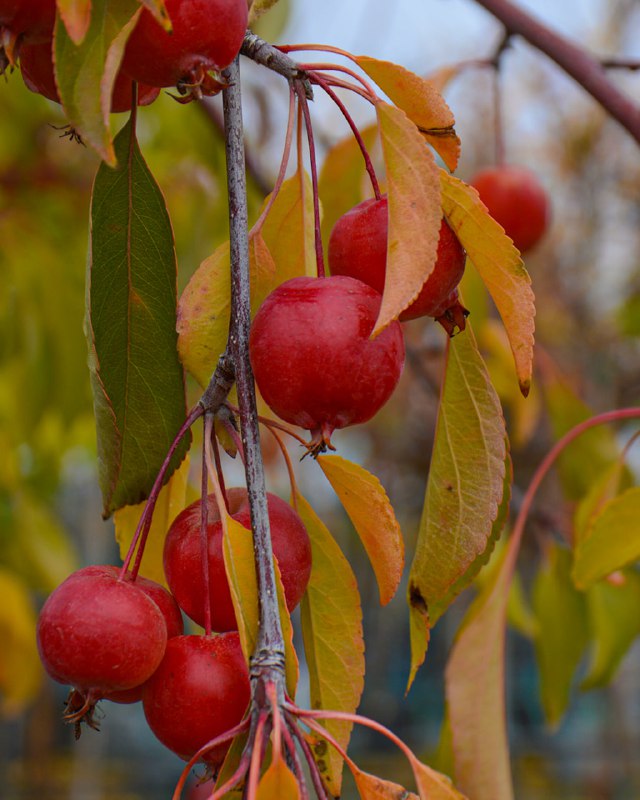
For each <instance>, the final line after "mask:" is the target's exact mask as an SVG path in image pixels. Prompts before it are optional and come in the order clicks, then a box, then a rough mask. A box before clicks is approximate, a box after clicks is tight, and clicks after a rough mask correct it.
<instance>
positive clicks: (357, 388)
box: [249, 196, 467, 453]
mask: <svg viewBox="0 0 640 800" xmlns="http://www.w3.org/2000/svg"><path fill="white" fill-rule="evenodd" d="M387 206H388V204H387V198H386V197H385V196H382V197H378V198H372V199H371V200H365V201H364V202H362V203H359V204H358V205H357V206H355V207H354V208H352V209H351V210H350V211H348V212H347V213H346V214H344V215H343V216H342V217H341V218H340V219H339V220H338V221H337V223H336V225H335V227H334V228H333V231H332V233H331V237H330V239H329V249H328V255H329V268H330V271H331V277H319V278H306V277H301V278H293V279H291V280H288V281H285V282H284V283H282V284H281V285H280V286H278V287H277V288H276V289H275V290H274V291H273V292H272V293H271V294H270V295H269V296H268V297H267V299H266V300H265V301H264V303H263V304H262V305H261V307H260V308H259V309H258V312H257V314H256V316H255V319H254V320H253V324H252V327H251V335H250V341H249V354H250V358H251V366H252V368H253V374H254V377H255V380H256V383H257V385H258V388H259V389H260V393H261V394H262V397H263V398H264V400H265V402H266V403H267V405H268V406H269V407H270V408H271V410H272V411H274V412H275V413H276V414H277V415H278V416H279V417H280V418H281V419H283V420H285V421H286V422H289V423H291V424H293V425H297V426H298V427H301V428H305V429H307V430H309V431H311V434H312V438H311V442H310V443H309V449H310V451H311V452H312V453H317V452H320V451H321V450H323V449H325V448H326V447H332V445H331V434H332V433H333V431H334V430H336V429H338V428H345V427H347V426H349V425H355V424H358V423H361V422H366V421H367V420H369V419H371V417H373V416H374V414H376V413H377V412H378V411H379V409H380V408H382V406H383V405H384V404H385V403H386V402H387V400H388V399H389V397H390V396H391V393H392V392H393V390H394V389H395V386H396V384H397V382H398V380H399V378H400V374H401V372H402V367H403V365H404V354H405V350H404V337H403V333H402V328H401V326H400V323H399V322H398V321H393V322H392V323H391V324H390V325H388V326H387V327H386V328H385V329H384V330H383V331H382V332H381V333H380V334H378V335H377V336H376V337H375V338H371V333H372V331H373V328H374V325H375V322H376V319H377V316H378V311H379V309H380V303H381V300H382V297H381V293H382V291H383V288H384V283H385V273H386V264H387V239H388V207H387ZM464 267H465V252H464V250H463V248H462V246H461V244H460V242H459V241H458V239H457V238H456V236H455V234H454V233H453V231H452V230H451V228H450V227H449V225H448V223H447V222H446V220H445V219H443V221H442V224H441V228H440V237H439V241H438V249H437V256H436V262H435V265H434V268H433V271H432V273H431V274H430V276H429V277H428V278H427V280H426V282H425V283H424V285H423V287H422V289H421V291H420V293H419V295H418V297H417V298H416V299H415V301H414V302H413V303H412V304H411V305H410V306H409V307H408V308H407V309H406V310H405V311H404V312H403V313H402V314H401V315H400V320H402V321H404V320H409V319H415V318H416V317H423V316H430V317H434V318H435V319H437V320H438V321H439V322H440V323H441V324H442V325H443V326H444V327H445V329H446V330H447V332H448V333H449V334H452V333H453V331H454V330H455V328H456V327H458V328H459V329H460V330H462V329H463V328H464V326H465V317H466V313H467V312H466V310H465V309H464V308H463V306H462V305H461V304H460V302H459V300H458V290H457V288H456V287H457V286H458V283H459V282H460V279H461V278H462V274H463V272H464Z"/></svg>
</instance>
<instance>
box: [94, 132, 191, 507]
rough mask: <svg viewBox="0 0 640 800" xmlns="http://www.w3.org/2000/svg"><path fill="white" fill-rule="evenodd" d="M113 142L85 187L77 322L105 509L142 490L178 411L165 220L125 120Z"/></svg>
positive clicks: (181, 412)
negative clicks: (87, 208)
mask: <svg viewBox="0 0 640 800" xmlns="http://www.w3.org/2000/svg"><path fill="white" fill-rule="evenodd" d="M115 148H116V154H117V156H118V162H119V165H118V167H117V168H116V169H111V168H110V167H108V166H107V165H106V164H104V163H102V164H101V165H100V168H99V169H98V174H97V176H96V180H95V184H94V187H93V195H92V200H91V250H90V255H89V274H88V276H87V286H88V289H87V313H86V322H85V329H86V333H87V339H88V344H89V367H90V374H91V385H92V389H93V399H94V410H95V415H96V424H97V432H98V457H99V477H100V488H101V489H102V495H103V498H104V514H105V516H108V515H109V514H110V513H112V512H113V511H115V510H116V509H118V508H121V507H122V506H124V505H133V504H136V503H139V502H140V501H141V500H143V499H144V498H145V497H147V496H148V493H149V491H150V490H151V487H152V485H153V483H154V481H155V478H156V475H157V474H158V472H159V470H160V467H161V466H162V464H163V462H164V460H165V457H166V454H167V452H168V450H169V447H170V446H171V444H172V442H173V440H174V437H175V436H176V434H177V433H178V431H179V430H180V428H181V426H182V425H183V423H184V419H185V415H186V410H185V385H184V371H183V369H182V365H181V364H180V361H179V359H178V352H177V334H176V292H177V288H176V272H177V268H176V255H175V249H174V244H173V232H172V230H171V221H170V220H169V216H168V214H167V209H166V206H165V204H164V198H163V196H162V193H161V192H160V189H159V187H158V185H157V184H156V182H155V181H154V179H153V176H152V175H151V173H150V172H149V168H148V167H147V165H146V163H145V161H144V159H143V157H142V154H141V152H140V149H139V147H138V144H137V142H136V140H135V136H134V135H133V131H132V128H131V123H130V122H129V123H127V124H126V125H125V126H124V128H123V129H122V130H121V131H120V133H119V134H118V136H117V137H116V140H115ZM189 442H190V436H189V435H187V436H185V437H184V439H183V441H182V443H181V444H180V445H179V447H178V450H177V451H176V454H175V457H174V458H173V459H172V462H171V465H170V468H169V471H168V473H167V479H168V477H169V475H170V474H171V472H172V471H173V470H174V469H175V468H176V467H177V466H178V465H179V464H180V462H181V460H182V458H183V457H184V455H185V453H186V451H187V449H188V446H189Z"/></svg>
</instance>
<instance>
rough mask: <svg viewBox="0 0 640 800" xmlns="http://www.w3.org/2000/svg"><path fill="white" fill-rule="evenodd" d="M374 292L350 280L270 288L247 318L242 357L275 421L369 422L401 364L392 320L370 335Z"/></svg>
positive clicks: (331, 425)
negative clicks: (246, 339) (248, 363)
mask: <svg viewBox="0 0 640 800" xmlns="http://www.w3.org/2000/svg"><path fill="white" fill-rule="evenodd" d="M380 302H381V297H380V295H379V294H378V292H376V291H375V290H374V289H372V288H371V287H370V286H367V285H365V284H364V283H362V282H361V281H358V280H356V279H355V278H349V277H346V276H343V275H335V276H332V277H330V278H293V279H291V280H288V281H286V282H285V283H283V284H281V285H280V286H278V287H277V288H276V289H275V291H273V292H272V293H271V294H270V295H269V296H268V297H267V299H266V300H265V301H264V303H263V304H262V306H261V307H260V308H259V309H258V313H257V314H256V316H255V319H254V320H253V325H252V327H251V335H250V340H249V354H250V358H251V366H252V367H253V373H254V376H255V379H256V383H257V384H258V388H259V389H260V393H261V394H262V397H263V398H264V400H265V401H266V403H267V404H268V405H269V407H270V408H271V409H272V410H273V411H274V412H275V413H276V414H277V415H278V416H279V417H281V418H282V419H283V420H285V421H286V422H290V423H292V424H294V425H298V426H299V427H301V428H306V429H308V430H310V431H312V433H313V440H312V442H313V443H314V449H315V450H318V449H322V447H323V446H324V445H329V443H330V437H331V433H332V432H333V431H334V430H335V429H336V428H345V427H347V426H348V425H356V424H358V423H360V422H366V421H367V420H368V419H371V417H373V415H374V414H376V412H377V411H379V410H380V408H382V406H383V405H384V404H385V403H386V402H387V400H388V399H389V397H390V396H391V394H392V392H393V390H394V389H395V387H396V384H397V382H398V380H399V378H400V374H401V372H402V367H403V365H404V339H403V336H402V329H401V327H400V325H399V323H398V322H392V323H391V324H390V325H389V326H388V327H387V328H385V330H383V331H382V333H380V334H379V335H378V336H376V337H375V339H371V338H370V336H371V332H372V331H373V327H374V324H375V321H376V319H377V316H378V311H379V309H380Z"/></svg>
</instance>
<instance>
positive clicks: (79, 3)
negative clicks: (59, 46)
mask: <svg viewBox="0 0 640 800" xmlns="http://www.w3.org/2000/svg"><path fill="white" fill-rule="evenodd" d="M57 5H58V13H59V14H60V17H61V19H62V21H63V22H64V25H65V28H66V29H67V33H68V34H69V37H70V38H71V40H72V41H73V43H74V44H75V45H79V44H81V42H82V40H83V39H84V37H85V36H86V34H87V31H88V29H89V23H90V22H91V0H57Z"/></svg>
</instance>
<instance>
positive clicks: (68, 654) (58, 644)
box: [37, 568, 167, 693]
mask: <svg viewBox="0 0 640 800" xmlns="http://www.w3.org/2000/svg"><path fill="white" fill-rule="evenodd" d="M92 570H95V568H90V571H89V572H88V573H85V574H79V573H75V574H73V575H71V576H70V577H69V578H67V580H65V581H64V582H63V583H61V584H60V586H58V588H57V589H56V590H55V591H54V592H53V593H52V594H51V595H50V596H49V598H48V599H47V601H46V602H45V604H44V606H43V608H42V611H41V612H40V616H39V619H38V626H37V642H38V650H39V652H40V658H41V660H42V663H43V665H44V667H45V669H46V670H47V672H48V673H49V675H50V676H51V677H52V678H53V679H54V680H56V681H58V682H59V683H65V684H69V685H71V686H74V687H75V688H76V689H79V690H81V691H83V692H89V691H91V692H92V693H103V692H107V691H114V690H121V689H130V688H132V687H134V686H138V685H140V684H142V683H144V681H146V680H147V678H148V677H149V676H150V675H151V674H152V673H153V671H154V670H155V669H156V667H157V666H158V664H159V663H160V661H161V660H162V657H163V655H164V650H165V647H166V644H167V625H166V622H165V619H164V617H163V615H162V612H161V611H160V609H159V608H158V606H157V605H156V603H155V602H154V601H153V600H152V599H151V598H150V597H149V596H148V595H147V594H146V593H145V592H144V591H143V590H142V589H140V588H139V587H138V586H136V585H135V583H132V582H130V581H121V580H119V579H118V578H117V577H116V576H114V575H112V574H109V573H108V572H104V571H103V572H101V573H96V572H95V571H92ZM80 572H82V571H80Z"/></svg>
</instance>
